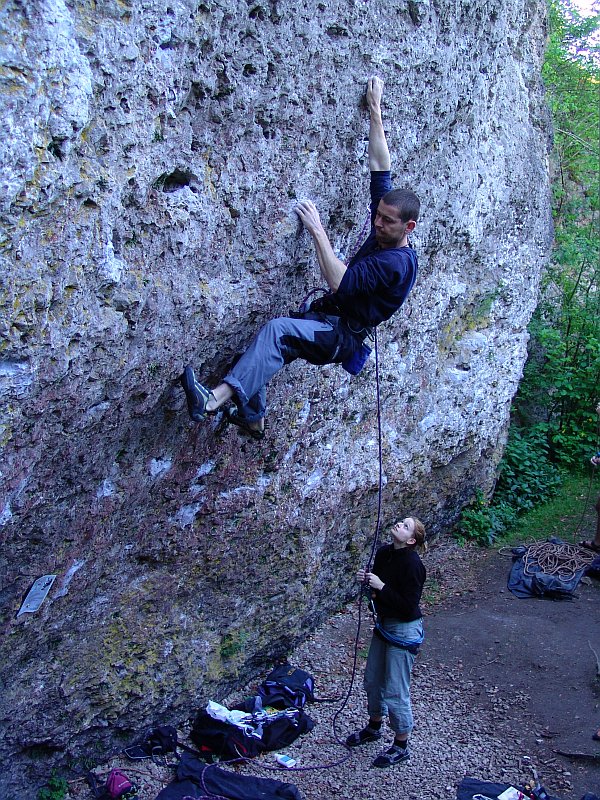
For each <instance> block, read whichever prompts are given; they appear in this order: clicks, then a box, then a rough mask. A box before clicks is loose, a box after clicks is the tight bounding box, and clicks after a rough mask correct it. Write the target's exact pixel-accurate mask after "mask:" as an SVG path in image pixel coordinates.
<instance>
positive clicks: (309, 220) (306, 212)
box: [294, 200, 323, 236]
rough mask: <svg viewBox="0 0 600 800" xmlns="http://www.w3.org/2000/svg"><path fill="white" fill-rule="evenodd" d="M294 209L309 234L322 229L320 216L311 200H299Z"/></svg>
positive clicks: (313, 234)
mask: <svg viewBox="0 0 600 800" xmlns="http://www.w3.org/2000/svg"><path fill="white" fill-rule="evenodd" d="M294 211H295V212H296V214H298V216H299V217H300V221H301V222H302V224H303V225H304V227H305V228H306V230H307V231H308V232H309V233H310V234H311V236H315V234H317V233H320V232H322V231H323V224H322V223H321V217H320V216H319V212H318V211H317V207H316V205H315V204H314V203H313V202H312V200H300V202H299V203H298V205H297V206H296V208H295V209H294Z"/></svg>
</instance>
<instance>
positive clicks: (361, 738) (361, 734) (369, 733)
mask: <svg viewBox="0 0 600 800" xmlns="http://www.w3.org/2000/svg"><path fill="white" fill-rule="evenodd" d="M377 739H381V731H379V730H377V729H376V728H371V727H370V726H369V725H366V726H365V727H364V728H363V729H362V730H360V731H356V733H351V734H350V736H348V738H347V739H346V744H347V746H348V747H358V746H359V745H361V744H367V742H375V741H377Z"/></svg>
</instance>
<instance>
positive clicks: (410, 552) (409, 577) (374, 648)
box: [346, 517, 426, 767]
mask: <svg viewBox="0 0 600 800" xmlns="http://www.w3.org/2000/svg"><path fill="white" fill-rule="evenodd" d="M390 533H391V537H392V541H391V543H390V544H385V545H383V546H382V547H380V548H379V549H378V550H377V553H376V554H375V560H374V562H373V571H372V572H366V571H365V570H364V569H360V570H358V572H357V573H356V577H357V579H358V580H359V581H360V583H361V584H363V586H365V587H366V588H367V589H368V591H369V592H370V594H371V599H372V602H373V605H374V608H375V612H376V614H377V618H376V623H375V630H374V631H373V637H372V639H371V644H370V646H369V655H368V656H367V666H366V667H365V677H364V688H365V691H366V693H367V711H368V714H369V720H368V722H367V724H366V725H365V727H364V728H361V729H360V730H358V731H356V732H355V733H352V734H350V736H348V738H347V739H346V744H347V746H348V747H358V746H360V745H363V744H368V743H369V742H376V741H377V740H379V739H381V738H382V735H383V733H382V730H381V726H382V722H383V718H384V717H385V716H387V717H388V722H389V725H390V728H391V729H392V730H393V731H394V741H393V742H392V744H391V746H390V747H389V748H388V749H387V750H385V751H384V752H383V753H380V754H379V755H378V756H377V757H376V758H375V760H374V761H373V766H374V767H391V766H392V765H394V764H401V763H402V762H403V761H407V760H408V759H409V758H410V750H409V747H408V737H409V736H410V733H411V731H412V728H413V713H412V707H411V702H410V678H411V672H412V668H413V664H414V662H415V656H416V652H417V651H418V648H419V645H420V644H421V642H422V641H423V615H422V613H421V608H420V605H419V604H420V602H421V594H422V592H423V585H424V583H425V578H426V570H425V566H424V564H423V562H422V561H421V559H420V558H419V554H418V553H417V549H418V548H422V547H423V546H424V544H425V527H424V526H423V523H422V522H421V521H420V520H418V519H417V518H416V517H406V519H403V520H402V521H401V522H397V523H396V524H395V525H393V526H392V528H391V530H390Z"/></svg>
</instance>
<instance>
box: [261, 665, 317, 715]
mask: <svg viewBox="0 0 600 800" xmlns="http://www.w3.org/2000/svg"><path fill="white" fill-rule="evenodd" d="M314 691H315V681H314V678H313V676H312V675H311V674H310V673H308V672H305V671H304V670H303V669H297V668H296V667H292V666H290V665H289V664H280V665H279V666H277V667H275V669H274V670H273V671H272V672H271V673H269V675H267V677H266V678H265V680H264V681H263V682H262V683H261V685H260V686H259V687H258V694H259V696H260V697H261V698H262V701H263V705H265V706H273V707H274V708H304V706H305V705H306V703H307V702H312V701H313V700H314V699H315V694H314Z"/></svg>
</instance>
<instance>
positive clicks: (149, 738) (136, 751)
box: [123, 725, 197, 764]
mask: <svg viewBox="0 0 600 800" xmlns="http://www.w3.org/2000/svg"><path fill="white" fill-rule="evenodd" d="M178 747H180V748H181V749H182V750H188V751H189V752H191V753H194V752H195V751H194V750H191V749H190V748H189V747H187V746H186V745H184V744H182V743H181V742H179V741H178V740H177V730H176V729H175V728H174V727H173V726H172V725H158V726H157V727H156V728H150V729H149V730H148V731H147V732H146V733H145V734H144V736H143V737H142V738H141V739H139V740H138V741H137V743H136V744H134V745H132V746H131V747H126V748H125V749H124V750H123V753H125V755H126V756H127V758H131V759H132V760H136V759H144V758H151V759H152V760H153V761H155V762H156V763H161V764H162V763H164V759H163V758H162V757H163V756H165V755H166V754H167V753H175V756H176V757H177V758H178V757H179V754H178V753H177V748H178ZM196 755H197V754H196Z"/></svg>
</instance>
